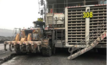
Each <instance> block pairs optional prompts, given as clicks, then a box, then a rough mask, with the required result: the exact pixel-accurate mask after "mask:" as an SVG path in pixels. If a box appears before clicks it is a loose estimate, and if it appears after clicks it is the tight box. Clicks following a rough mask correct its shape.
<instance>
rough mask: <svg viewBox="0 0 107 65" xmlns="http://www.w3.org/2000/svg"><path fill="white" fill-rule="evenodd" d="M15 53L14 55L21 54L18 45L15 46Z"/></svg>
mask: <svg viewBox="0 0 107 65" xmlns="http://www.w3.org/2000/svg"><path fill="white" fill-rule="evenodd" d="M15 52H16V54H22V52H21V51H20V45H16V46H15Z"/></svg>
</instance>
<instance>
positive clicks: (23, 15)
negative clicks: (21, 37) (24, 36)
mask: <svg viewBox="0 0 107 65" xmlns="http://www.w3.org/2000/svg"><path fill="white" fill-rule="evenodd" d="M38 12H39V6H38V0H0V28H2V29H11V30H13V29H14V28H28V27H33V26H34V25H33V23H32V22H33V21H36V20H37V18H39V17H40V15H39V14H38Z"/></svg>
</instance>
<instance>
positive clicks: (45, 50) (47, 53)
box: [42, 47, 52, 57]
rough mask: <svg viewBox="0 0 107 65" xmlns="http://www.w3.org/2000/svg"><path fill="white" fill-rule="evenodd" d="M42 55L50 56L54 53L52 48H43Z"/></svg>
mask: <svg viewBox="0 0 107 65" xmlns="http://www.w3.org/2000/svg"><path fill="white" fill-rule="evenodd" d="M42 55H43V56H47V57H50V56H51V55H52V50H51V48H50V47H49V48H42Z"/></svg>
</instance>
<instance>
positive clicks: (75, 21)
mask: <svg viewBox="0 0 107 65" xmlns="http://www.w3.org/2000/svg"><path fill="white" fill-rule="evenodd" d="M83 12H85V7H80V8H68V24H67V27H68V43H69V44H70V45H71V44H72V45H73V44H78V45H81V44H82V45H83V44H84V43H82V42H81V41H83V40H85V18H83ZM80 42H81V43H80Z"/></svg>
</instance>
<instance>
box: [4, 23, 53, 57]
mask: <svg viewBox="0 0 107 65" xmlns="http://www.w3.org/2000/svg"><path fill="white" fill-rule="evenodd" d="M34 24H35V28H32V29H22V30H21V31H20V33H18V34H16V37H15V39H14V41H5V43H4V49H5V50H7V49H6V45H7V44H8V45H9V50H10V51H13V50H14V51H15V52H16V53H18V54H20V53H36V52H42V54H43V55H45V56H51V47H50V45H49V39H48V38H44V37H43V36H44V33H43V26H44V23H43V22H38V21H36V22H34Z"/></svg>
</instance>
